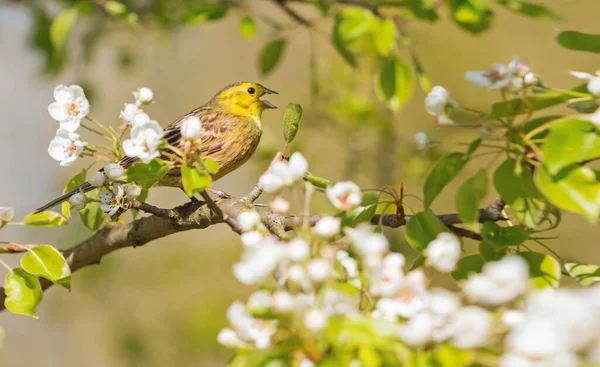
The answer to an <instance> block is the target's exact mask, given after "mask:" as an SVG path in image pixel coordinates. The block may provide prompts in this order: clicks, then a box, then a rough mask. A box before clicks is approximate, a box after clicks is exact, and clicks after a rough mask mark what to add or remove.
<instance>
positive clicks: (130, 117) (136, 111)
mask: <svg viewBox="0 0 600 367" xmlns="http://www.w3.org/2000/svg"><path fill="white" fill-rule="evenodd" d="M142 113H144V111H142V110H140V108H139V107H138V106H137V105H136V104H133V103H130V104H126V105H125V108H123V109H122V110H121V113H120V114H119V117H120V118H121V119H122V120H123V122H124V123H126V124H127V125H133V122H134V121H135V118H136V116H137V115H140V114H142Z"/></svg>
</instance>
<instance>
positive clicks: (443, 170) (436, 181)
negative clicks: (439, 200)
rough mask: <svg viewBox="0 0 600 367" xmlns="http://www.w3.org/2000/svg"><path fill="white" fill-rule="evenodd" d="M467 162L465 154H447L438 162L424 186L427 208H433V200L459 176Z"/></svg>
mask: <svg viewBox="0 0 600 367" xmlns="http://www.w3.org/2000/svg"><path fill="white" fill-rule="evenodd" d="M467 162H468V159H467V157H466V156H465V154H463V153H460V152H453V153H450V154H447V155H445V156H443V157H442V158H441V159H440V160H439V161H438V162H437V164H436V165H435V167H433V170H432V171H431V173H429V176H427V179H426V180H425V185H424V186H423V195H424V197H425V206H426V207H429V206H431V203H432V202H433V200H435V198H436V197H437V196H438V195H439V193H440V192H442V190H443V189H444V187H446V185H448V184H449V183H450V181H452V180H453V179H454V178H455V177H456V176H457V175H458V173H459V172H460V171H461V170H462V169H463V167H464V166H465V164H467Z"/></svg>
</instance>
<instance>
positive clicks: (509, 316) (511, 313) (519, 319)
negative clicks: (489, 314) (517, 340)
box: [502, 310, 525, 328]
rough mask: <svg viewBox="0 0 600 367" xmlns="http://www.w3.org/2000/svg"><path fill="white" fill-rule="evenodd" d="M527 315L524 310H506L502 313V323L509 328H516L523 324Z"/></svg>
mask: <svg viewBox="0 0 600 367" xmlns="http://www.w3.org/2000/svg"><path fill="white" fill-rule="evenodd" d="M524 320H525V313H524V312H523V311H522V310H506V311H504V312H502V323H503V324H504V325H506V326H507V327H509V328H514V327H517V326H519V325H521V324H522V323H523V321H524Z"/></svg>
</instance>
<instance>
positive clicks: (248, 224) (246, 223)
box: [238, 210, 262, 231]
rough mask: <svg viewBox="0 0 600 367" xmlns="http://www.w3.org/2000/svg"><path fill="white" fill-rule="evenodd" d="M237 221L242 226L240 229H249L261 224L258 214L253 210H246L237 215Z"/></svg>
mask: <svg viewBox="0 0 600 367" xmlns="http://www.w3.org/2000/svg"><path fill="white" fill-rule="evenodd" d="M238 223H239V224H240V227H242V231H251V230H253V229H256V228H258V227H259V226H260V225H261V223H262V222H261V220H260V214H258V213H257V212H255V211H254V210H247V211H245V212H242V213H240V215H238Z"/></svg>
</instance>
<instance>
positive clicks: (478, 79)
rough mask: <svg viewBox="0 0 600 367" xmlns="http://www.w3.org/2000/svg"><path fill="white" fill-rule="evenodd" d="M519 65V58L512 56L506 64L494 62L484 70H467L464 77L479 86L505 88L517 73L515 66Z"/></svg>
mask: <svg viewBox="0 0 600 367" xmlns="http://www.w3.org/2000/svg"><path fill="white" fill-rule="evenodd" d="M518 65H519V59H518V58H517V57H514V58H513V59H512V60H511V61H510V62H509V63H508V65H504V64H500V63H495V64H493V65H492V68H491V70H486V71H467V72H466V73H465V78H466V79H467V80H468V81H469V82H471V83H473V84H475V85H477V86H479V87H484V88H488V89H502V88H506V87H507V86H508V85H509V84H510V82H511V80H512V78H513V77H514V76H516V75H517V66H518Z"/></svg>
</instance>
